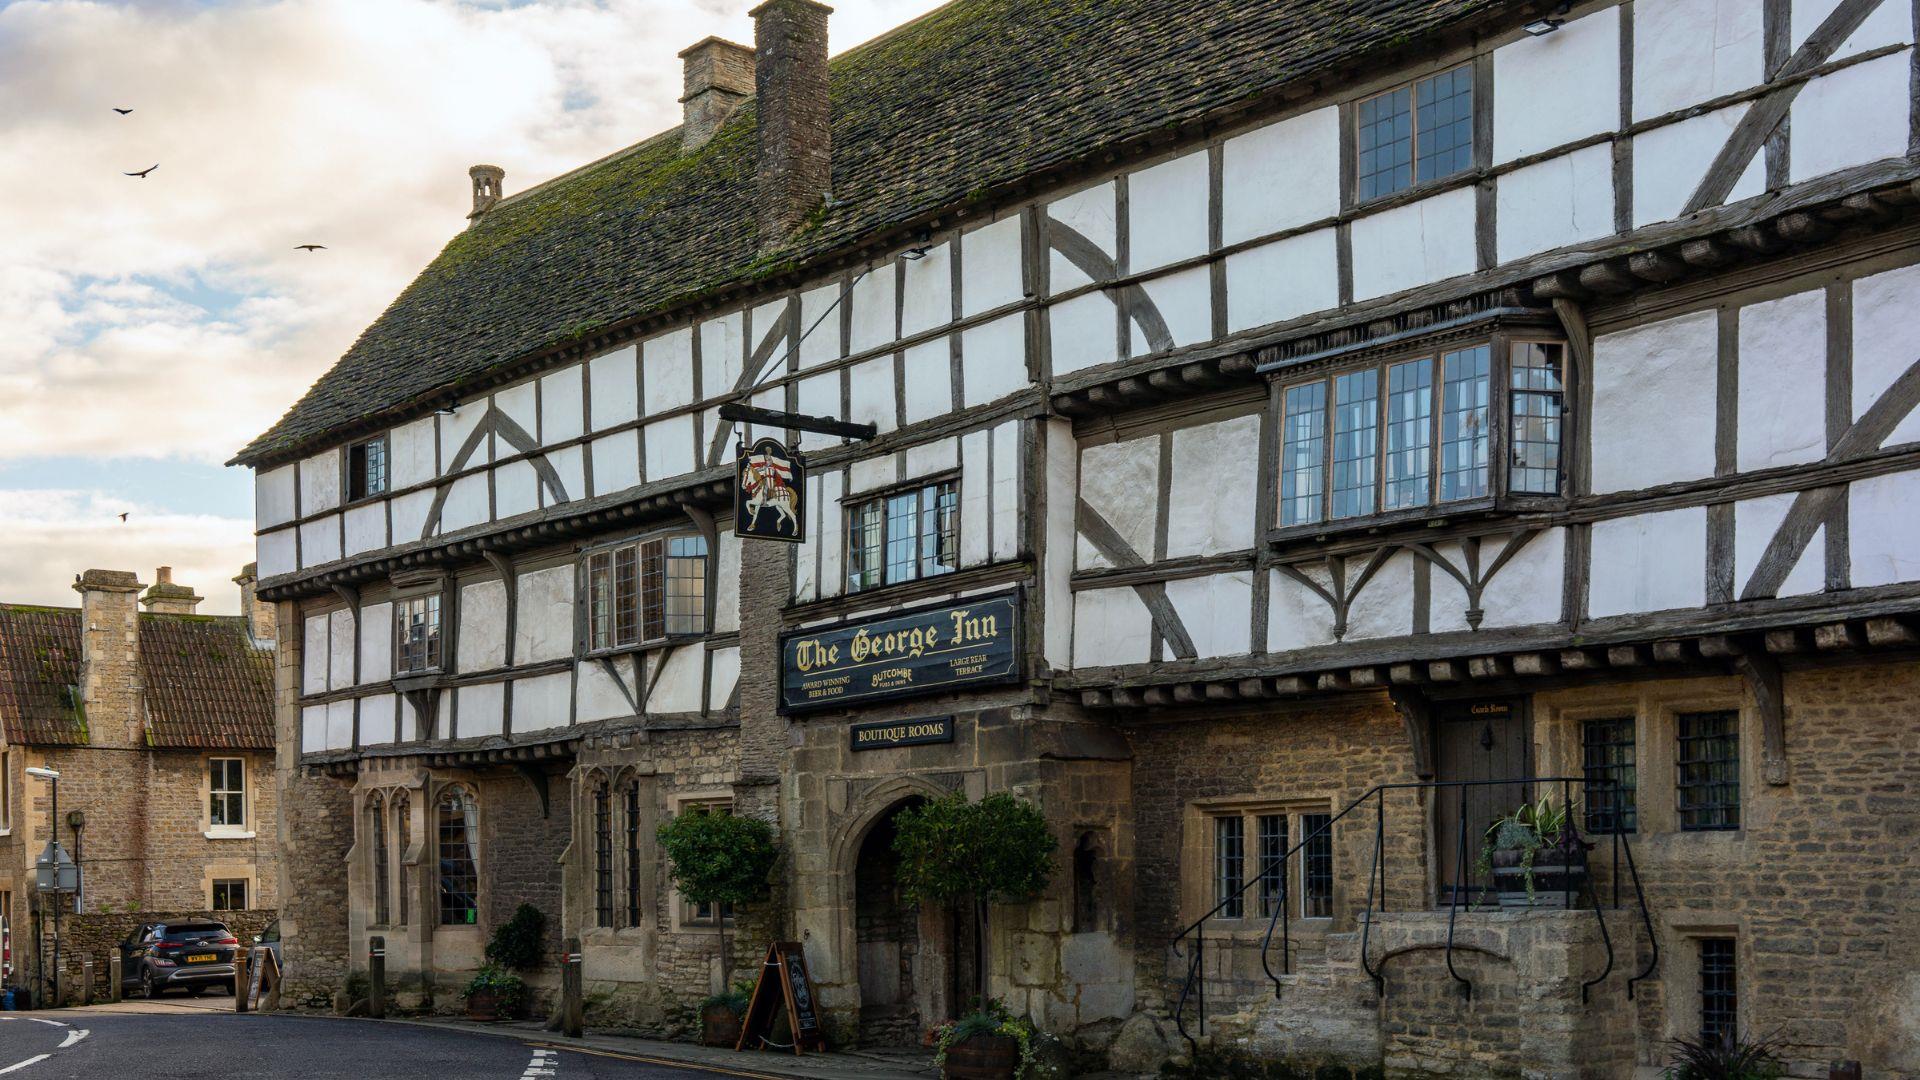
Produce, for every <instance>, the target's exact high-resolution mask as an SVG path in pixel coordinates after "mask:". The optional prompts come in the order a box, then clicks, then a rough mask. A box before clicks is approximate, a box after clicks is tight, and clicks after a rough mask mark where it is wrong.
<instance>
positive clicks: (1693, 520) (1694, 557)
mask: <svg viewBox="0 0 1920 1080" xmlns="http://www.w3.org/2000/svg"><path fill="white" fill-rule="evenodd" d="M1706 602H1707V508H1706V507H1704V506H1690V507H1686V508H1684V509H1681V510H1664V511H1660V512H1657V513H1652V514H1636V515H1634V516H1632V517H1623V518H1609V519H1607V520H1605V521H1596V522H1594V524H1593V565H1592V570H1591V571H1590V573H1589V574H1588V579H1587V613H1588V614H1589V615H1591V616H1592V617H1594V618H1596V619H1604V618H1606V617H1607V616H1609V615H1631V614H1633V613H1635V612H1641V611H1668V610H1672V609H1675V608H1697V607H1701V606H1703V605H1705V604H1706Z"/></svg>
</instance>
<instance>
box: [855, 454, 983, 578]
mask: <svg viewBox="0 0 1920 1080" xmlns="http://www.w3.org/2000/svg"><path fill="white" fill-rule="evenodd" d="M959 566H960V490H959V485H958V484H956V483H955V482H954V481H952V480H942V481H940V482H938V483H934V484H928V485H926V486H925V487H917V488H913V489H910V490H908V491H902V492H898V493H896V494H892V495H883V496H880V497H879V498H874V499H868V500H866V501H865V502H860V503H856V504H854V505H853V506H851V507H849V508H848V510H847V591H848V592H859V591H861V590H863V589H874V588H878V587H880V586H881V585H893V584H896V583H898V582H902V581H913V580H915V579H918V578H927V577H936V576H938V575H940V574H950V573H952V572H953V571H954V570H956V569H958V568H959Z"/></svg>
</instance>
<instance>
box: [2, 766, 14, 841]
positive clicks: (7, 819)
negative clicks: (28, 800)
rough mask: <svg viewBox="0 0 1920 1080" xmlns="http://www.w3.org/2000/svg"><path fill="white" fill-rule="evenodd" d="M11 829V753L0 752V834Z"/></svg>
mask: <svg viewBox="0 0 1920 1080" xmlns="http://www.w3.org/2000/svg"><path fill="white" fill-rule="evenodd" d="M12 828H13V751H11V750H0V833H3V832H6V831H8V830H9V829H12Z"/></svg>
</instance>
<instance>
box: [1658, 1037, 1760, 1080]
mask: <svg viewBox="0 0 1920 1080" xmlns="http://www.w3.org/2000/svg"><path fill="white" fill-rule="evenodd" d="M1667 1045H1668V1046H1669V1047H1671V1048H1672V1051H1673V1063H1672V1064H1671V1065H1669V1066H1667V1069H1666V1071H1665V1072H1663V1073H1661V1075H1662V1076H1664V1077H1666V1080H1779V1078H1780V1077H1783V1076H1785V1075H1786V1074H1787V1063H1786V1062H1785V1061H1782V1060H1781V1059H1780V1053H1779V1051H1780V1041H1779V1039H1778V1037H1777V1036H1772V1035H1769V1036H1767V1037H1766V1038H1764V1039H1760V1040H1758V1041H1757V1042H1746V1041H1744V1040H1741V1039H1737V1038H1724V1039H1721V1038H1708V1037H1707V1036H1704V1035H1697V1036H1683V1037H1681V1038H1678V1039H1673V1040H1671V1041H1670V1042H1668V1044H1667Z"/></svg>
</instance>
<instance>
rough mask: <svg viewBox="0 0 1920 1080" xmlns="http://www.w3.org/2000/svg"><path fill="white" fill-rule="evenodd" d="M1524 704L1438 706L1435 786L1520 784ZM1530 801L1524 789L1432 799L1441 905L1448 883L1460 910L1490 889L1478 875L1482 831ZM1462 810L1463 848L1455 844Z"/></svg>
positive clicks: (1528, 743)
mask: <svg viewBox="0 0 1920 1080" xmlns="http://www.w3.org/2000/svg"><path fill="white" fill-rule="evenodd" d="M1528 719H1529V718H1528V714H1527V709H1526V703H1525V702H1524V701H1512V700H1505V701H1471V702H1459V703H1454V704H1448V705H1444V706H1436V707H1435V709H1434V718H1433V726H1434V732H1433V752H1434V779H1436V780H1440V781H1452V780H1511V781H1519V780H1524V779H1525V778H1526V777H1528V776H1531V775H1532V772H1533V770H1532V764H1533V753H1532V738H1531V735H1532V732H1531V730H1530V728H1531V725H1530V724H1529V723H1528ZM1533 796H1534V792H1533V788H1532V785H1529V784H1525V783H1499V784H1480V785H1476V786H1472V787H1465V788H1460V787H1442V788H1437V789H1435V792H1434V811H1435V812H1434V832H1435V836H1434V851H1435V852H1436V854H1437V855H1438V856H1439V858H1438V860H1437V862H1436V864H1435V867H1434V870H1435V875H1434V876H1435V881H1436V882H1437V883H1438V885H1439V901H1440V903H1442V904H1446V903H1448V902H1449V900H1450V898H1451V897H1452V895H1453V888H1454V882H1455V881H1456V880H1459V881H1460V882H1461V883H1462V885H1463V889H1462V893H1461V895H1460V902H1461V903H1472V902H1474V901H1477V900H1478V899H1480V898H1481V896H1482V895H1483V894H1484V893H1485V892H1486V891H1487V889H1488V888H1489V886H1490V885H1491V884H1492V882H1491V880H1490V877H1489V875H1487V874H1483V873H1482V872H1481V871H1480V869H1479V865H1478V864H1479V862H1480V851H1481V847H1482V844H1483V843H1484V840H1485V837H1486V833H1487V827H1488V826H1490V825H1492V824H1493V822H1494V821H1495V820H1496V819H1497V818H1499V817H1500V816H1501V815H1503V814H1506V813H1508V812H1510V811H1511V810H1512V809H1513V808H1514V807H1516V806H1519V805H1520V803H1521V802H1523V801H1525V800H1527V799H1530V798H1532V797H1533ZM1463 806H1464V812H1465V819H1466V829H1465V842H1464V843H1465V846H1464V849H1463V847H1462V840H1461V832H1462V830H1461V817H1462V808H1463Z"/></svg>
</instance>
